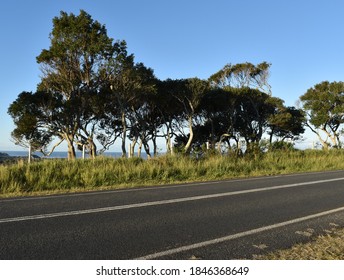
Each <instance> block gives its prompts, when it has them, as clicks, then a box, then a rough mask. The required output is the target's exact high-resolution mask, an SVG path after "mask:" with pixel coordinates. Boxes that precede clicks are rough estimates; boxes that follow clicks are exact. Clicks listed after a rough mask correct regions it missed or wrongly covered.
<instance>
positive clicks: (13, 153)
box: [0, 151, 147, 159]
mask: <svg viewBox="0 0 344 280" xmlns="http://www.w3.org/2000/svg"><path fill="white" fill-rule="evenodd" d="M0 152H1V153H6V154H8V155H9V156H12V157H26V156H27V155H28V152H26V151H0ZM34 155H37V156H39V157H41V158H44V155H43V154H42V153H37V152H35V153H34ZM102 155H104V156H107V157H113V158H120V157H121V156H122V153H118V152H105V153H103V154H102ZM67 156H68V155H67V152H53V153H52V154H51V155H50V156H49V157H47V158H67ZM141 156H142V158H144V159H145V158H147V155H146V154H145V153H142V154H141ZM76 157H77V158H82V152H79V151H77V152H76ZM85 157H86V158H87V157H88V155H87V154H86V155H85Z"/></svg>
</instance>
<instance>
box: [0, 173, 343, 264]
mask: <svg viewBox="0 0 344 280" xmlns="http://www.w3.org/2000/svg"><path fill="white" fill-rule="evenodd" d="M342 226H344V171H332V172H318V173H306V174H297V175H284V176H272V177H258V178H250V179H243V180H227V181H218V182H202V183H192V184H184V185H169V186H161V187H148V188H138V189H129V190H115V191H102V192H90V193H78V194H69V195H54V196H42V197H27V198H26V197H24V198H12V199H1V200H0V259H238V258H249V259H250V258H252V256H253V255H254V254H263V253H266V252H268V251H270V250H275V249H279V248H287V247H290V246H292V245H293V244H295V243H297V242H303V241H307V240H309V239H310V238H312V237H314V236H316V235H317V234H321V233H323V232H324V230H326V229H330V228H333V227H342Z"/></svg>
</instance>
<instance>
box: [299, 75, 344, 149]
mask: <svg viewBox="0 0 344 280" xmlns="http://www.w3.org/2000/svg"><path fill="white" fill-rule="evenodd" d="M300 100H301V102H302V105H303V109H304V110H305V111H306V113H307V115H308V122H307V123H306V125H307V127H309V128H310V129H311V131H312V132H314V133H315V134H316V135H317V136H318V138H319V140H320V142H321V143H322V145H323V147H324V148H325V149H328V148H329V147H331V146H332V147H335V148H340V147H341V146H342V143H341V140H340V136H341V129H340V128H341V127H342V124H343V123H344V83H343V82H332V83H330V82H328V81H324V82H322V83H320V84H316V85H315V86H314V87H312V88H310V89H308V90H307V92H306V93H305V94H304V95H302V96H301V97H300ZM322 133H323V134H324V135H325V138H324V137H323V134H322ZM328 139H330V141H331V142H330V143H329V142H328Z"/></svg>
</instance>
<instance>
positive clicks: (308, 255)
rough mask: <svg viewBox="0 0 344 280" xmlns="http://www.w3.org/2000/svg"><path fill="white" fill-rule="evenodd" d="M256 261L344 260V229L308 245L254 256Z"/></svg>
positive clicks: (323, 236) (298, 245)
mask: <svg viewBox="0 0 344 280" xmlns="http://www.w3.org/2000/svg"><path fill="white" fill-rule="evenodd" d="M254 259H256V260H344V229H332V230H331V231H329V232H328V233H327V234H325V235H321V236H318V237H317V238H316V239H315V240H314V241H312V242H309V243H306V244H297V245H294V246H293V247H292V248H291V249H285V250H278V251H276V252H272V253H269V254H267V255H258V256H254Z"/></svg>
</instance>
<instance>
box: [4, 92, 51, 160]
mask: <svg viewBox="0 0 344 280" xmlns="http://www.w3.org/2000/svg"><path fill="white" fill-rule="evenodd" d="M41 101H42V99H41V94H40V93H32V92H22V93H20V94H19V95H18V97H17V99H16V100H15V101H14V102H13V103H11V104H10V106H9V108H8V114H9V115H10V116H11V117H12V118H13V122H14V124H15V126H16V127H15V129H14V130H13V131H12V133H11V136H12V139H13V141H14V143H15V144H16V145H20V146H22V147H25V148H28V150H29V155H28V161H29V163H30V161H31V156H32V152H34V151H44V150H45V149H46V147H47V146H48V145H49V144H50V142H51V133H50V131H49V130H48V129H47V127H46V125H45V122H43V121H42V112H41V111H40V109H41V106H39V102H41Z"/></svg>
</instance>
